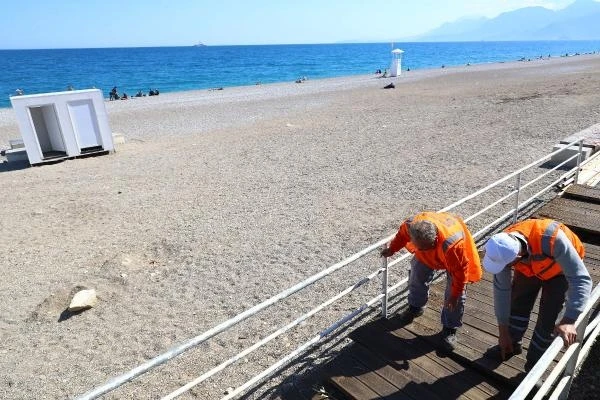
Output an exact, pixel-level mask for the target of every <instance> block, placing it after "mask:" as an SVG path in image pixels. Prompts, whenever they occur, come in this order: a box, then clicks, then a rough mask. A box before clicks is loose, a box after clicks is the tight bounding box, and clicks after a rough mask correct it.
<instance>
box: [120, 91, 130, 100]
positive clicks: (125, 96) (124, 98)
mask: <svg viewBox="0 0 600 400" xmlns="http://www.w3.org/2000/svg"><path fill="white" fill-rule="evenodd" d="M128 98H129V96H127V93H125V92H123V96H121V100H127V99H128Z"/></svg>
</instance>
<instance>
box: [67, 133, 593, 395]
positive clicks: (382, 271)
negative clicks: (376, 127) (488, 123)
mask: <svg viewBox="0 0 600 400" xmlns="http://www.w3.org/2000/svg"><path fill="white" fill-rule="evenodd" d="M578 143H579V152H578V153H577V154H576V155H574V156H572V157H569V158H567V159H566V160H565V161H564V162H562V163H560V164H559V165H557V166H555V167H554V168H552V169H549V170H547V171H546V172H544V173H542V174H539V175H537V176H536V177H535V178H534V179H532V180H531V181H529V182H527V183H526V184H523V185H522V184H521V182H522V179H523V174H524V173H525V172H526V171H530V170H532V169H533V168H536V167H539V166H540V164H542V163H544V162H546V161H548V160H550V159H551V158H552V157H553V156H554V155H556V154H559V153H560V152H562V151H565V150H567V149H569V148H570V147H571V146H573V145H576V144H578ZM581 151H582V140H577V141H574V142H572V143H570V144H569V145H567V146H565V148H564V149H561V150H557V151H555V152H553V153H551V154H548V155H547V156H545V157H543V158H541V159H539V160H537V161H535V162H533V163H531V164H529V165H527V166H525V167H523V168H521V169H519V170H517V171H515V172H513V173H511V174H509V175H507V176H505V177H503V178H501V179H499V180H497V181H496V182H494V183H492V184H490V185H488V186H486V187H484V188H483V189H480V190H478V191H476V192H474V193H472V194H471V195H469V196H466V197H464V198H462V199H461V200H458V201H456V202H455V203H452V204H451V205H449V206H447V207H445V208H443V209H442V210H440V211H450V210H455V209H456V208H458V207H459V206H461V205H463V204H465V203H467V202H469V201H471V200H473V199H475V198H477V197H478V196H480V195H482V194H484V193H488V192H490V191H491V190H492V189H496V188H498V187H499V186H500V185H502V184H503V183H505V182H507V181H509V180H510V179H511V178H515V179H516V184H515V186H516V187H515V188H514V189H512V190H509V193H508V194H506V195H502V196H501V197H500V199H499V200H497V201H495V202H492V203H491V204H489V205H487V206H486V207H484V208H482V209H480V210H478V211H477V212H475V213H474V214H472V215H470V216H469V217H466V218H465V222H470V221H472V220H474V219H475V218H477V217H480V216H482V215H485V213H487V212H488V211H490V210H491V209H492V208H494V207H499V206H501V205H502V203H503V202H505V201H506V200H508V199H510V198H511V197H512V196H514V197H515V202H514V208H512V209H510V210H509V211H507V212H505V213H504V214H502V215H501V216H500V217H498V218H496V219H495V220H494V221H493V222H491V223H489V224H487V225H486V226H484V227H483V228H481V229H479V230H478V231H477V232H476V233H475V234H474V235H473V237H474V238H475V239H477V238H480V237H483V236H484V235H485V234H486V233H489V232H490V231H491V229H492V228H494V227H497V226H498V225H499V224H501V223H504V222H506V221H507V220H508V219H509V218H510V217H511V216H512V220H513V221H516V220H517V219H518V217H519V211H520V210H521V209H523V208H524V207H527V206H528V205H530V204H532V203H533V202H535V201H539V199H540V196H542V195H544V194H545V193H547V192H548V191H550V190H552V189H553V188H555V187H556V185H557V184H559V183H561V182H563V183H564V182H565V181H567V180H569V179H570V178H572V177H575V180H576V179H577V178H576V177H577V175H578V172H579V169H580V168H581V166H582V165H583V164H582V162H581ZM575 158H577V162H576V167H574V168H572V169H570V170H568V171H567V172H566V173H564V174H562V175H560V176H559V177H558V178H555V177H553V178H555V179H554V180H553V181H552V182H551V183H550V184H547V185H546V186H545V187H543V188H542V189H541V190H539V191H538V192H536V193H535V194H534V195H532V196H531V197H529V198H527V199H526V200H524V201H523V202H520V196H521V195H522V194H523V191H524V190H525V189H528V188H529V187H532V186H533V185H534V184H535V183H538V182H539V181H541V179H543V178H545V177H547V176H549V175H550V174H553V173H554V174H556V173H557V172H556V171H557V170H558V169H559V168H561V167H563V166H564V165H566V164H567V163H568V162H571V161H572V160H574V159H575ZM393 237H394V235H393V234H392V235H390V236H388V237H386V238H384V239H381V240H379V241H378V242H376V243H374V244H372V245H370V246H368V247H366V248H365V249H363V250H361V251H359V252H357V253H355V254H353V255H352V256H350V257H348V258H346V259H345V260H343V261H341V262H339V263H337V264H334V265H332V266H331V267H329V268H327V269H325V270H323V271H321V272H319V273H317V274H315V275H313V276H311V277H309V278H307V279H305V280H304V281H302V282H300V283H298V284H296V285H294V286H292V287H291V288H289V289H287V290H284V291H282V292H280V293H278V294H276V295H275V296H273V297H271V298H269V299H267V300H265V301H263V302H262V303H260V304H258V305H256V306H254V307H252V308H250V309H248V310H246V311H244V312H242V313H240V314H238V315H237V316H235V317H233V318H231V319H229V320H227V321H225V322H223V323H221V324H219V325H217V326H215V327H214V328H212V329H209V330H208V331H206V332H204V333H202V334H200V335H198V336H196V337H194V338H192V339H189V340H188V341H186V342H184V343H183V344H180V345H178V346H175V347H173V348H171V349H170V350H168V351H167V352H165V353H163V354H161V355H159V356H157V357H155V358H153V359H151V360H149V361H147V362H145V363H143V364H141V365H139V366H138V367H136V368H134V369H132V370H130V371H129V372H127V373H125V374H122V375H120V376H117V377H115V378H113V379H111V380H109V381H108V382H106V383H105V384H104V385H102V386H99V387H97V388H95V389H93V390H91V391H89V392H87V393H85V394H83V395H81V396H79V397H78V398H77V399H79V400H84V399H85V400H90V399H96V398H98V397H100V396H102V395H104V394H106V393H109V392H111V391H113V390H115V389H116V388H118V387H120V386H121V385H123V384H125V383H127V382H129V381H132V380H133V379H135V378H137V377H138V376H140V375H142V374H144V373H146V372H148V371H149V370H151V369H153V368H155V367H156V366H158V365H161V364H163V363H165V362H167V361H169V360H171V359H173V358H175V357H177V356H178V355H180V354H182V353H183V352H185V351H186V350H188V349H190V348H193V347H195V346H197V345H199V344H201V343H204V342H205V341H207V340H209V339H210V338H212V337H214V336H216V335H218V334H220V333H222V332H224V331H227V330H229V329H230V328H232V327H233V326H235V325H237V324H239V323H241V322H242V321H244V320H246V319H248V318H250V317H252V316H254V315H256V314H258V313H259V312H261V311H262V310H264V309H266V308H267V307H270V306H272V305H274V304H276V303H278V302H280V301H281V300H283V299H286V298H288V297H290V296H291V295H293V294H295V293H297V292H299V291H301V290H303V289H305V288H306V287H308V286H310V285H312V284H314V283H315V282H317V281H320V280H321V279H323V278H325V277H327V276H329V275H331V274H333V273H334V272H336V271H338V270H340V269H342V268H344V267H346V266H348V265H349V264H351V263H353V262H355V261H357V260H359V259H361V258H363V257H365V256H367V255H369V254H370V253H372V252H373V251H380V250H381V249H383V248H385V247H386V244H387V243H388V242H389V241H390V240H391V239H392V238H393ZM409 256H410V254H409V253H406V252H404V254H402V255H401V256H400V257H397V258H395V259H394V260H391V261H390V262H388V260H387V259H386V258H382V261H381V267H380V268H379V269H377V270H376V271H374V272H373V273H371V274H369V275H368V276H366V277H363V278H361V279H360V280H359V281H358V282H357V283H355V284H353V285H351V286H349V287H347V288H346V289H344V290H342V291H341V292H339V293H338V294H337V295H336V296H334V297H332V298H330V299H329V300H327V301H325V302H324V303H322V304H320V305H318V306H317V307H315V308H313V309H312V310H310V311H309V312H307V313H305V314H304V315H302V316H300V317H298V318H297V319H295V320H294V321H292V322H290V323H288V324H286V325H284V326H283V327H281V328H279V329H277V330H276V331H274V332H273V333H271V334H270V335H268V336H267V337H265V338H264V339H262V340H260V341H258V342H256V343H255V344H254V345H252V346H250V347H248V348H246V349H244V350H243V351H241V352H240V353H238V354H236V355H235V356H233V357H231V358H230V359H228V360H226V361H224V362H222V363H221V364H219V365H218V366H216V367H214V368H212V369H211V370H209V371H207V372H205V373H203V374H202V375H200V376H199V377H198V378H196V379H194V380H193V381H191V382H189V383H187V384H186V385H184V386H182V387H180V388H179V389H177V390H175V391H174V392H172V393H170V394H168V395H166V396H165V397H163V399H173V398H176V397H178V396H179V395H181V394H183V393H185V392H186V391H188V390H189V389H191V388H192V387H194V386H196V385H198V384H200V383H202V382H204V381H205V380H207V379H209V378H210V377H212V376H214V375H215V374H217V373H219V372H220V371H222V370H224V369H225V368H227V367H228V366H229V365H231V364H233V363H235V362H236V361H238V360H239V359H241V358H243V357H245V356H246V355H248V354H250V353H251V352H253V351H255V350H257V349H258V348H260V347H261V346H263V345H265V344H267V343H269V342H270V341H272V340H273V339H275V338H277V337H279V336H280V335H282V334H283V333H285V332H287V331H288V330H290V329H292V328H294V327H296V326H298V325H299V324H300V323H302V322H304V321H306V320H307V319H308V318H310V317H312V316H314V315H315V314H317V313H318V312H320V311H322V310H323V309H325V308H326V307H328V306H329V305H331V304H333V303H334V302H336V301H338V300H340V299H341V298H343V297H344V296H346V295H348V294H349V293H351V292H354V291H355V290H356V289H358V288H360V287H362V286H364V285H365V284H366V283H368V282H371V281H372V280H373V279H375V278H376V277H377V276H378V275H381V277H382V290H381V293H380V294H378V295H377V296H376V297H374V298H372V299H370V300H368V301H367V302H365V303H363V304H362V305H360V306H359V307H357V308H356V309H355V310H353V311H352V312H351V313H349V314H347V315H345V316H343V317H342V318H341V319H339V320H338V321H336V322H335V323H333V324H332V325H330V326H329V327H327V328H326V329H324V330H322V331H320V332H319V333H318V334H317V335H315V336H313V337H312V338H310V339H309V340H308V341H306V342H305V343H303V344H301V345H300V346H298V347H297V348H296V349H295V350H293V351H292V352H290V353H288V354H287V355H286V356H284V357H283V358H281V359H280V360H278V361H277V362H275V363H274V364H272V365H271V366H270V367H268V368H267V369H265V370H264V371H262V372H261V373H259V374H258V375H255V376H254V377H252V378H251V379H250V380H248V381H247V382H245V383H244V384H242V385H240V386H239V387H237V388H236V389H234V390H233V391H231V392H229V393H228V394H227V395H226V396H225V397H223V399H222V400H224V399H232V398H235V397H237V396H239V395H241V394H243V393H245V392H247V391H248V390H250V389H251V388H253V387H254V386H256V385H257V384H258V383H260V382H262V381H264V380H266V379H267V378H268V377H269V376H271V375H272V374H273V373H275V372H276V371H278V370H279V369H281V368H283V367H284V366H285V365H287V364H289V363H290V362H291V361H292V360H294V359H295V358H296V357H298V356H299V355H301V354H303V353H304V352H306V351H307V350H308V349H310V348H311V347H312V346H314V345H316V344H317V343H319V342H320V341H322V340H323V339H324V338H326V337H328V336H329V335H330V334H331V333H332V332H334V331H336V330H337V329H338V328H339V327H341V326H343V325H345V324H347V323H349V322H350V321H352V320H354V319H355V318H356V317H358V316H359V315H361V314H363V313H364V312H365V311H367V310H370V309H372V308H373V307H374V306H376V305H377V304H378V303H380V304H381V313H382V316H383V317H385V318H387V316H388V303H389V301H388V299H389V296H390V294H391V293H393V292H395V291H396V290H398V289H399V288H401V287H403V286H404V285H405V284H406V282H407V278H404V279H401V280H400V281H399V282H397V283H395V284H394V285H392V286H389V282H388V271H389V269H390V268H391V267H393V266H395V265H397V264H399V263H400V262H402V261H404V260H405V259H406V258H408V257H409ZM598 326H600V324H598ZM597 331H598V328H597V327H596V329H595V330H594V332H597ZM553 346H556V345H554V343H553ZM553 346H551V347H552V349H554V347H553ZM549 350H550V349H549ZM552 358H554V357H552ZM540 361H541V360H540ZM539 368H542V367H539ZM534 370H536V371H537V366H536V368H534ZM534 370H532V372H533V371H534ZM542 373H543V370H542ZM540 376H541V375H540ZM534 382H535V381H534ZM530 389H531V388H529V390H530ZM521 390H525V389H521Z"/></svg>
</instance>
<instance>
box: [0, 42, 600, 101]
mask: <svg viewBox="0 0 600 400" xmlns="http://www.w3.org/2000/svg"><path fill="white" fill-rule="evenodd" d="M395 47H398V48H401V49H403V50H404V51H405V53H404V57H403V62H402V67H403V69H407V68H410V69H422V68H439V67H440V66H442V65H445V66H455V65H465V64H467V63H471V64H478V63H489V62H499V61H514V60H519V59H521V58H525V59H528V58H535V57H539V56H540V55H543V56H544V57H547V56H548V55H552V56H553V57H557V56H561V55H565V54H567V53H568V54H569V55H573V54H575V53H580V54H584V53H593V52H600V41H552V42H461V43H397V44H396V45H395ZM390 50H391V46H390V43H367V44H321V45H269V46H208V47H152V48H150V47H148V48H116V49H56V50H0V71H2V74H1V75H0V107H10V101H9V98H8V97H9V96H11V95H13V94H14V93H15V90H16V89H17V88H20V89H22V90H23V91H24V92H25V94H35V93H44V92H53V91H62V90H66V88H67V87H68V86H69V85H72V86H73V87H74V88H76V89H87V88H91V87H96V88H99V89H102V91H103V92H104V95H105V96H108V92H109V91H110V89H111V88H112V87H113V86H117V87H118V90H119V93H122V92H123V91H124V92H126V93H128V94H129V95H132V94H135V93H136V92H137V91H138V90H142V91H143V92H146V93H147V92H148V91H149V90H150V89H159V90H160V91H161V92H173V91H184V90H195V89H208V88H214V87H228V86H242V85H253V84H255V83H256V82H261V83H272V82H283V81H293V80H295V79H297V78H298V77H300V76H307V77H308V78H310V79H318V78H329V77H336V76H346V75H360V74H369V73H373V72H374V71H375V70H376V69H381V70H384V69H385V68H388V66H389V64H390V61H391V54H390Z"/></svg>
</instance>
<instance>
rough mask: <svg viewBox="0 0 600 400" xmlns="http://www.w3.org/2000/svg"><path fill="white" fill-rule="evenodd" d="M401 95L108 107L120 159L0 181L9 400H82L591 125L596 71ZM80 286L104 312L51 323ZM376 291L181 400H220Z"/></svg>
mask: <svg viewBox="0 0 600 400" xmlns="http://www.w3.org/2000/svg"><path fill="white" fill-rule="evenodd" d="M390 81H391V80H390V79H377V78H375V77H373V76H357V77H346V78H339V79H327V80H318V81H317V80H314V81H313V80H308V81H306V82H304V83H302V84H295V83H282V84H273V85H262V86H250V87H239V88H231V89H229V88H228V89H225V90H223V91H194V92H185V93H172V94H161V95H160V96H158V97H152V98H150V97H146V98H142V99H132V100H128V101H117V102H107V103H106V105H107V109H108V113H109V117H110V125H111V128H112V130H113V131H114V132H118V133H123V134H124V135H125V137H126V140H127V142H126V143H125V144H123V145H118V147H117V152H116V153H114V154H111V155H108V156H103V157H96V158H88V159H79V160H71V161H66V162H63V163H59V164H55V165H48V166H43V167H39V168H27V169H22V170H11V169H10V168H9V167H8V166H7V165H6V164H0V187H1V188H2V189H3V190H2V213H1V219H0V254H1V255H2V257H1V261H0V265H1V266H2V279H1V280H0V398H7V399H44V398H47V399H58V398H73V397H74V396H76V395H78V394H82V393H84V392H86V391H87V390H90V389H92V388H94V387H95V386H97V385H100V384H102V383H104V382H105V381H106V380H107V379H109V378H111V377H113V376H116V375H119V374H121V373H124V372H126V371H128V370H129V369H131V368H133V367H135V366H137V365H138V364H140V363H142V362H143V361H146V360H148V359H150V358H152V357H155V356H157V355H159V354H161V353H162V352H164V351H166V350H167V349H169V348H171V347H172V346H174V345H176V344H180V343H183V342H184V341H185V340H187V339H189V338H191V337H194V336H196V335H198V334H200V333H201V332H203V331H205V330H207V329H209V328H211V327H213V326H215V325H217V324H218V323H220V322H222V321H224V320H226V319H228V318H230V317H233V316H234V315H236V314H238V313H239V312H242V311H244V310H245V309H247V308H249V307H251V306H253V305H255V304H257V303H259V302H261V301H263V300H265V299H267V298H269V297H270V296H272V295H274V294H276V293H278V292H279V291H281V290H283V289H285V288H287V287H290V286H292V285H293V284H295V283H297V282H299V281H301V280H303V279H305V278H306V277H308V276H310V275H312V274H314V273H316V272H318V271H320V270H322V269H324V268H326V267H328V266H330V265H332V264H334V263H336V262H338V261H340V260H342V259H344V258H345V257H348V256H350V255H352V254H353V253H355V252H357V251H359V250H361V249H363V248H365V247H366V246H367V245H369V244H372V243H374V242H376V241H378V240H379V239H382V238H384V237H386V236H388V235H390V234H392V233H393V232H394V231H395V228H396V226H397V224H398V223H399V222H400V221H401V220H402V219H403V218H405V217H406V216H408V215H410V214H411V213H413V212H416V211H419V210H423V209H439V208H442V207H443V206H446V205H448V204H450V203H451V202H453V201H455V200H457V199H459V198H461V197H464V196H465V195H467V194H470V193H471V192H473V191H475V190H476V189H479V188H481V187H483V186H485V185H486V184H488V183H491V182H493V181H494V180H496V179H498V178H500V177H502V176H504V175H505V174H506V173H508V172H511V171H513V170H515V169H517V168H519V167H521V166H524V165H525V164H528V163H529V162H531V161H534V160H536V159H538V158H540V157H542V156H544V155H546V154H547V153H549V152H550V150H551V149H552V146H553V145H554V144H555V143H556V142H557V141H558V140H560V139H562V138H564V137H566V136H568V135H570V134H572V133H575V132H578V131H580V130H582V129H584V128H586V127H588V126H590V125H593V124H595V123H598V122H599V121H600V107H599V105H600V57H599V56H592V55H586V56H578V57H569V58H554V59H550V60H535V61H532V62H522V63H520V62H515V63H504V64H490V65H478V66H470V67H461V68H446V69H439V70H426V71H411V72H408V73H406V74H404V75H403V76H402V77H401V78H399V79H398V80H394V82H396V89H393V90H383V89H381V88H382V87H383V86H385V85H386V84H387V83H389V82H390ZM18 136H19V133H18V129H17V127H16V122H15V119H14V115H13V114H12V110H10V109H2V110H0V147H2V146H4V145H5V144H6V145H7V144H8V139H10V138H15V137H18ZM4 147H7V146H4ZM378 263H379V260H378V259H377V257H376V256H374V255H373V256H372V257H370V258H368V259H367V260H365V262H362V263H358V264H356V265H353V266H351V268H348V269H345V270H344V271H343V272H340V273H337V274H335V275H334V276H333V277H332V278H331V279H329V280H327V281H326V282H323V283H319V284H317V285H315V287H314V288H313V289H311V290H310V291H308V292H306V293H302V294H300V295H299V296H294V297H293V298H292V299H290V300H289V301H286V302H284V304H283V305H282V306H281V307H279V306H278V307H274V308H271V309H269V311H268V312H267V313H265V314H264V315H262V316H261V317H260V318H258V319H256V320H254V321H252V322H249V323H245V324H242V325H241V326H240V327H239V328H236V329H234V330H232V331H231V332H230V333H228V334H225V335H221V336H218V337H217V338H215V339H213V340H211V341H209V342H207V343H205V344H203V345H201V346H199V348H197V349H195V350H192V351H190V352H188V353H186V354H185V355H183V356H181V357H179V358H178V359H176V360H174V361H172V362H170V363H168V364H167V365H166V366H164V367H161V368H159V369H158V371H157V373H150V374H148V375H145V376H144V377H143V378H142V379H140V380H139V381H138V382H136V383H131V384H128V385H125V386H123V388H121V389H119V390H117V391H115V392H113V394H112V395H108V396H106V397H105V398H115V399H147V398H159V397H160V396H161V395H166V394H168V393H169V392H171V391H172V390H175V389H176V388H178V387H179V386H180V385H182V384H184V383H186V382H188V381H189V380H192V379H194V378H195V377H196V376H198V375H200V374H201V373H202V372H203V371H206V370H207V369H209V368H211V367H213V366H215V365H217V364H218V363H219V362H221V361H223V360H225V359H226V358H227V357H228V356H229V355H231V354H235V353H237V352H239V351H240V350H241V349H243V348H245V347H247V346H249V345H251V344H253V343H254V342H255V340H256V339H257V338H259V337H264V336H266V335H267V334H268V333H270V332H271V331H272V330H273V328H274V327H275V326H280V324H277V325H276V324H275V320H280V321H289V320H292V319H294V318H296V317H297V316H299V315H300V313H301V312H305V311H307V310H309V309H310V308H312V307H314V306H315V305H317V304H318V303H319V302H320V301H323V300H324V299H326V298H329V297H331V296H332V294H333V293H337V292H338V291H340V290H342V289H343V288H345V287H346V286H347V285H348V284H350V283H351V282H353V281H354V280H355V279H356V277H359V276H363V275H365V273H366V272H367V271H372V270H373V268H374V267H375V266H377V265H378ZM403 273H404V272H403V271H402V270H400V269H399V270H398V271H396V272H395V274H394V276H395V277H396V278H397V277H400V276H402V275H403ZM80 286H82V287H89V288H94V289H96V290H97V292H98V296H99V303H98V305H97V306H96V307H95V308H93V309H91V310H89V311H86V312H83V313H81V314H79V315H75V316H73V317H72V318H69V319H67V320H64V321H62V322H58V320H59V318H60V315H61V313H62V312H63V310H64V309H65V308H66V307H67V306H68V303H69V300H70V295H71V294H72V292H73V291H74V290H75V289H76V288H77V287H80ZM378 287H379V283H377V282H375V283H373V284H371V285H368V288H367V292H366V294H360V295H356V296H353V297H351V298H349V299H348V300H345V301H342V302H340V303H338V304H336V305H335V306H334V307H333V310H331V311H328V312H326V313H325V314H324V315H323V316H322V317H319V318H317V321H314V322H312V320H311V321H310V322H308V323H306V324H304V325H303V327H302V329H300V330H299V331H298V332H294V333H289V334H286V335H285V337H284V338H282V339H281V340H280V341H278V342H277V343H276V344H274V345H273V346H269V347H268V348H267V349H266V350H265V351H264V352H259V353H258V354H256V355H251V356H248V357H247V358H246V359H244V360H242V361H241V362H240V363H238V364H236V365H235V366H233V367H232V368H230V369H228V370H226V371H225V372H224V373H223V374H222V375H219V377H217V378H213V379H210V380H208V381H207V382H206V383H205V384H203V385H201V386H199V387H198V388H196V389H194V390H193V391H192V392H191V394H188V395H186V396H187V397H186V396H183V398H202V399H213V398H219V397H220V396H221V395H222V393H223V392H224V390H225V389H226V388H227V387H232V386H233V387H235V386H237V385H239V384H241V383H243V382H245V380H246V379H248V378H249V377H250V376H251V375H252V374H253V373H256V372H258V371H260V370H261V369H262V368H264V367H266V366H268V365H269V364H270V363H271V362H273V361H275V360H277V359H279V358H280V357H281V355H282V354H284V353H285V352H287V351H290V350H291V349H293V348H295V347H296V346H297V345H298V344H300V343H301V342H302V340H305V339H306V338H308V337H310V336H312V335H314V334H315V333H317V332H318V331H319V330H320V329H322V328H323V327H324V326H326V325H327V324H328V323H329V321H334V320H335V319H336V318H339V317H340V316H341V315H343V314H345V313H346V312H348V311H349V310H351V309H353V308H354V307H355V306H356V305H358V304H360V303H361V302H363V301H365V299H370V298H371V297H373V296H374V295H375V293H376V292H377V290H378ZM315 357H316V359H317V360H318V359H319V357H318V356H315ZM284 378H285V376H280V377H279V378H277V379H276V380H275V381H273V382H275V383H277V382H279V380H281V379H284ZM267 386H268V385H267ZM253 396H254V395H253ZM256 396H258V395H256Z"/></svg>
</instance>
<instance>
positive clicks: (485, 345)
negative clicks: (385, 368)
mask: <svg viewBox="0 0 600 400" xmlns="http://www.w3.org/2000/svg"><path fill="white" fill-rule="evenodd" d="M415 321H416V322H418V323H420V324H424V325H428V326H431V325H435V324H437V325H438V326H439V329H438V330H441V323H440V314H439V313H437V312H432V313H425V314H424V315H423V316H422V317H419V318H418V319H417V320H415ZM407 329H410V327H407ZM457 335H458V340H459V346H464V347H468V348H470V349H471V350H473V351H474V353H476V354H477V356H478V358H488V359H489V360H488V361H486V364H485V365H492V364H494V365H495V364H500V363H502V360H500V357H499V353H497V352H495V351H494V348H495V346H496V345H497V344H498V337H497V335H496V334H490V333H487V332H484V331H482V330H480V329H477V328H476V327H474V326H464V327H463V328H462V329H459V330H458V333H457ZM432 340H434V339H433V338H432ZM437 340H439V341H441V337H439V338H437ZM469 361H473V360H471V359H469ZM504 364H505V365H508V366H510V367H512V368H514V369H515V370H518V371H524V366H525V358H523V356H518V357H511V358H510V359H508V360H507V361H504ZM510 371H511V372H513V371H512V370H510ZM509 378H510V377H509Z"/></svg>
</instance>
